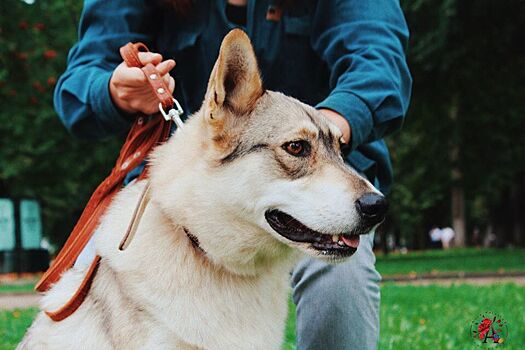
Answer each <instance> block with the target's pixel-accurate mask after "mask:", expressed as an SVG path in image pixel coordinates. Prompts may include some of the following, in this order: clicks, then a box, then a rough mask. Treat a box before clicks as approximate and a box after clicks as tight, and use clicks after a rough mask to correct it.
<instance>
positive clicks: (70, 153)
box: [0, 0, 525, 248]
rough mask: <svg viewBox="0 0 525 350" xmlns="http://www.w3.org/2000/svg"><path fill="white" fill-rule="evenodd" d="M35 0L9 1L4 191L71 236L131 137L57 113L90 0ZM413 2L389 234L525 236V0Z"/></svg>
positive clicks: (0, 139) (1, 75)
mask: <svg viewBox="0 0 525 350" xmlns="http://www.w3.org/2000/svg"><path fill="white" fill-rule="evenodd" d="M27 2H30V1H29V0H26V2H24V1H21V0H2V1H1V2H0V13H1V14H2V15H1V17H0V99H1V100H0V101H1V106H2V108H1V109H0V145H1V146H0V196H10V197H33V198H37V199H39V200H40V201H41V203H42V207H43V211H44V225H45V233H46V234H47V235H48V236H50V237H51V238H52V239H53V240H54V241H55V242H58V243H61V242H63V240H64V239H65V237H66V236H67V235H68V234H69V232H70V230H71V228H72V227H73V225H74V223H75V221H76V218H77V217H78V215H79V214H80V212H81V210H82V208H83V206H84V204H85V203H86V201H87V199H88V197H89V195H90V194H91V192H92V191H93V190H94V188H95V187H96V185H97V184H98V183H99V182H100V181H101V180H102V179H103V177H104V176H105V175H106V174H107V173H108V171H109V169H110V168H111V167H112V165H113V161H114V159H115V158H116V156H117V153H118V149H119V146H120V144H121V142H122V140H123V139H122V138H120V139H113V140H109V141H105V142H97V143H88V142H83V141H79V140H76V139H74V138H73V137H71V136H70V135H68V134H67V132H66V131H65V129H64V128H63V126H62V125H61V124H60V122H59V120H58V118H57V117H56V114H55V112H54V111H53V106H52V91H53V88H54V84H55V82H56V79H57V77H58V76H59V75H60V74H61V72H62V71H63V70H64V68H65V62H66V55H67V52H68V50H69V48H70V47H71V46H72V44H73V43H74V42H75V40H76V30H77V25H78V18H79V14H80V10H81V7H82V2H81V1H78V0H61V1H58V0H35V1H34V3H33V4H32V5H29V4H27ZM401 4H402V6H403V8H404V10H405V14H406V17H407V21H408V23H409V27H410V29H411V33H412V36H411V41H410V45H409V48H408V57H409V63H410V67H411V70H412V74H413V77H414V93H413V98H412V104H411V108H410V111H409V115H408V117H407V120H406V124H405V126H404V129H403V131H402V132H401V133H399V134H397V135H395V136H394V137H391V138H390V139H389V143H390V146H391V151H392V158H393V161H394V170H395V173H396V182H395V186H394V188H393V192H392V194H391V195H390V202H391V212H390V217H389V222H388V223H387V225H386V227H385V232H396V235H397V237H398V239H400V238H403V240H404V241H405V242H406V243H407V245H408V246H409V247H414V248H423V247H425V245H426V241H427V232H428V230H429V229H430V228H431V227H432V226H433V225H438V226H450V225H453V224H454V227H455V228H456V230H457V231H458V233H460V234H461V233H465V241H466V243H472V242H471V232H472V230H473V228H474V227H478V228H479V229H481V231H482V232H484V231H487V230H488V231H492V232H494V233H496V234H497V235H498V237H500V240H501V242H505V243H513V244H524V238H523V235H524V232H523V230H524V227H525V165H524V164H525V142H524V141H525V137H524V135H525V118H524V116H525V96H524V92H525V91H524V90H525V89H524V86H523V82H524V81H525V68H524V67H525V61H524V56H525V44H524V43H525V38H524V33H525V28H524V26H523V23H524V22H525V21H523V18H525V2H524V1H523V0H506V1H497V0H441V1H439V0H402V1H401ZM459 238H460V240H459V241H460V243H461V241H462V239H461V237H459Z"/></svg>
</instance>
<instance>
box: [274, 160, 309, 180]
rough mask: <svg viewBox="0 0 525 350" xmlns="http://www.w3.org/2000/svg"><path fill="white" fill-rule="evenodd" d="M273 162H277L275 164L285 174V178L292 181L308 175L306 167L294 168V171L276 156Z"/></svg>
mask: <svg viewBox="0 0 525 350" xmlns="http://www.w3.org/2000/svg"><path fill="white" fill-rule="evenodd" d="M275 161H276V162H277V164H279V166H280V167H281V170H282V171H283V172H284V173H285V174H286V176H287V177H289V178H290V179H292V180H296V179H299V178H301V177H303V176H305V175H306V174H307V173H308V167H307V166H300V167H295V169H293V168H292V167H289V166H288V165H287V164H286V163H285V162H283V161H282V160H281V159H279V157H277V156H276V157H275Z"/></svg>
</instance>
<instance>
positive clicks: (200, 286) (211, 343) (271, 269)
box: [92, 184, 291, 349]
mask: <svg viewBox="0 0 525 350" xmlns="http://www.w3.org/2000/svg"><path fill="white" fill-rule="evenodd" d="M142 185H143V184H135V185H134V186H136V187H137V188H136V189H135V190H133V191H131V190H130V191H129V192H135V193H138V192H140V191H139V188H138V187H140V186H142ZM114 207H116V208H118V202H117V203H116V205H115V206H114ZM110 216H111V213H110V214H109V216H108V220H109V219H110ZM159 223H162V226H161V227H162V228H163V229H162V230H159V229H158V228H159ZM153 226H154V227H155V228H156V230H150V229H149V228H150V227H153ZM115 238H116V237H115ZM97 243H99V244H98V246H99V247H101V250H102V251H100V253H101V254H102V266H101V267H102V269H106V270H108V271H113V273H106V274H101V275H100V277H97V279H96V280H95V282H94V285H93V290H92V298H95V299H96V298H105V297H104V293H106V292H107V291H105V288H107V287H108V286H110V285H111V284H110V283H109V281H108V283H104V281H103V280H104V278H111V279H114V278H117V276H119V277H118V279H119V281H120V283H117V284H116V285H121V286H122V289H121V290H119V291H117V292H118V293H119V294H122V298H123V299H127V300H128V301H127V304H129V305H134V306H135V310H131V312H132V315H128V316H129V317H133V318H135V319H137V318H139V319H140V320H139V321H140V322H139V324H140V323H142V322H146V321H147V319H148V318H157V319H159V320H161V322H162V323H163V324H164V325H165V327H166V330H167V331H169V333H170V334H172V335H174V336H175V337H177V338H179V339H180V340H182V341H183V342H186V343H189V344H195V345H199V346H200V347H202V348H214V349H220V348H222V346H221V342H223V343H224V346H227V345H229V346H231V344H232V339H235V338H239V345H240V346H241V344H242V346H246V339H250V341H253V342H255V343H253V347H252V348H254V349H255V348H259V347H260V345H262V344H268V341H269V339H272V338H274V337H275V334H280V335H282V331H283V330H282V329H279V328H280V327H281V326H282V322H277V324H254V323H253V316H248V315H250V314H251V315H253V314H263V313H271V314H274V316H273V317H270V318H268V317H261V318H260V319H262V320H267V319H275V317H276V315H277V317H279V319H281V321H284V318H285V317H286V310H287V303H286V302H287V298H286V294H287V290H288V288H289V287H288V286H289V281H288V274H289V271H290V268H291V262H290V261H286V260H282V261H277V262H276V263H275V264H266V265H265V267H264V271H263V269H262V268H261V267H259V269H258V270H259V272H260V273H257V274H256V275H250V276H246V275H239V274H236V273H233V272H231V271H229V270H227V269H225V268H223V267H221V266H218V265H216V264H214V263H213V262H211V261H210V260H209V259H208V257H207V256H206V254H203V253H202V252H200V251H198V250H196V249H194V247H193V246H192V244H191V241H190V240H189V239H188V238H187V236H186V234H185V232H184V230H183V229H182V227H181V226H178V225H177V224H176V223H174V222H173V221H172V220H171V219H170V218H169V217H168V216H166V215H165V214H164V213H163V210H161V209H160V208H159V206H158V204H157V203H155V202H151V203H150V205H149V206H148V208H147V209H146V212H145V213H144V216H143V218H142V222H141V223H140V227H139V231H138V232H137V234H136V238H135V239H134V241H133V242H132V244H130V246H129V247H128V249H127V250H126V251H125V252H123V254H122V252H117V251H116V249H114V247H113V249H111V248H109V249H107V252H105V248H106V247H107V245H108V244H111V245H114V244H115V243H116V240H115V239H102V238H101V239H100V240H99V242H97ZM159 244H162V245H163V246H168V247H169V248H168V249H163V250H162V251H163V252H169V254H165V255H159V250H158V248H157V247H158V245H159ZM140 255H142V257H141V258H138V256H140ZM137 261H149V262H151V266H150V267H149V268H146V269H144V266H140V265H137ZM145 271H146V273H145ZM182 271H183V273H182ZM123 281H134V283H133V284H131V285H126V284H124V283H125V282H123ZM129 289H132V290H133V293H128V291H129ZM276 289H277V290H280V292H279V293H278V294H279V295H280V298H279V299H278V300H271V299H268V298H267V297H266V296H267V295H271V294H274V293H275V290H276ZM270 290H274V292H273V293H270ZM130 295H139V296H140V299H139V300H129V299H130ZM188 300H192V303H191V304H188V303H187V301H188ZM193 301H194V302H193ZM106 302H107V303H111V301H110V300H106ZM116 309H118V308H116ZM126 309H128V310H129V307H128V308H126ZM132 309H133V308H132ZM137 310H141V312H137ZM239 310H242V312H239ZM106 312H107V313H109V314H113V313H112V312H111V311H110V310H107V311H106ZM128 313H129V312H128ZM210 313H211V314H220V315H222V316H223V317H224V318H225V319H224V320H210V319H208V318H207V315H208V314H210ZM189 314H192V315H199V316H200V317H195V318H193V320H194V322H188V320H187V319H186V318H185V317H184V315H189ZM243 315H246V317H247V319H246V322H243V321H241V320H239V318H242V317H243ZM230 317H231V318H233V319H232V320H230V321H226V318H230ZM197 320H198V321H197ZM248 320H250V321H248ZM222 323H224V324H238V325H239V327H240V328H237V329H222V327H221V324H222ZM281 328H282V327H281ZM128 334H129V333H128ZM243 334H246V335H249V336H248V337H247V338H244V337H243V336H242V335H243ZM259 337H260V338H259ZM243 338H244V339H243ZM280 339H281V338H279V339H278V340H277V341H279V342H280ZM258 340H260V341H261V343H260V344H256V342H257V341H258ZM206 342H208V343H206ZM271 347H272V346H269V347H268V348H271ZM277 347H278V344H277Z"/></svg>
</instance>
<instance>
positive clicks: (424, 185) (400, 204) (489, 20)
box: [389, 0, 525, 248]
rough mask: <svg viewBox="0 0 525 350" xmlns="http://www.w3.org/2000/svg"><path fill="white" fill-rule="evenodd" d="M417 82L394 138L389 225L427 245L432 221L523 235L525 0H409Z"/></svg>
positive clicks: (515, 238) (511, 237) (508, 236)
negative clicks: (392, 184) (393, 175)
mask: <svg viewBox="0 0 525 350" xmlns="http://www.w3.org/2000/svg"><path fill="white" fill-rule="evenodd" d="M401 3H402V5H403V8H404V10H405V15H406V17H407V21H408V23H409V27H410V30H411V33H412V35H411V40H410V44H409V49H408V57H409V65H410V67H411V71H412V74H413V76H414V90H413V91H414V92H413V96H412V103H411V107H410V111H409V115H408V117H407V121H406V125H405V126H404V129H403V131H402V132H401V133H399V134H398V135H396V136H395V137H393V138H392V139H390V140H389V142H390V146H391V150H392V155H393V159H394V170H395V172H396V184H395V186H394V189H393V193H392V195H391V203H392V209H393V210H392V212H391V219H392V221H393V222H390V229H391V230H394V229H398V230H399V233H400V234H399V235H400V236H402V237H404V238H405V240H406V241H407V242H408V243H409V244H410V245H411V246H415V247H419V248H421V247H424V246H425V242H426V240H427V235H426V232H428V230H430V228H431V227H432V226H434V225H436V226H440V227H442V226H449V225H453V224H454V228H455V229H456V232H457V234H458V236H459V237H456V238H459V241H460V242H459V243H461V233H462V231H463V233H466V234H467V237H465V239H464V240H466V243H469V241H471V240H472V237H471V232H472V231H473V230H474V228H475V227H478V228H479V229H480V230H481V231H482V232H483V231H488V232H494V233H495V234H496V235H497V236H498V237H499V239H500V241H501V242H505V243H514V244H523V243H524V241H523V235H524V232H523V230H524V229H525V221H524V220H525V142H524V141H525V137H524V135H525V94H524V93H525V89H524V86H523V81H525V69H523V67H524V65H525V60H524V58H525V37H524V33H525V26H524V23H525V21H523V19H524V18H525V2H524V1H522V0H506V1H495V0H441V1H439V0H404V1H401Z"/></svg>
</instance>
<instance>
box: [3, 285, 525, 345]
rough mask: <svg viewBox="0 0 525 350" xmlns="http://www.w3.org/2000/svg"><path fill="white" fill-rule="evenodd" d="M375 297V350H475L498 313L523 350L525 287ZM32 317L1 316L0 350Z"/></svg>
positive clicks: (387, 292)
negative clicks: (484, 321)
mask: <svg viewBox="0 0 525 350" xmlns="http://www.w3.org/2000/svg"><path fill="white" fill-rule="evenodd" d="M381 293H382V300H381V338H380V346H379V349H381V350H383V349H385V350H397V349H399V350H406V349H410V350H411V349H416V350H418V349H436V350H441V349H454V350H455V349H479V348H480V347H479V346H477V345H476V342H475V341H474V340H473V339H471V338H469V334H468V330H469V325H470V322H471V321H472V320H473V319H474V318H475V317H476V316H477V315H479V313H482V312H485V311H493V312H496V313H498V314H499V315H501V317H503V318H504V319H505V320H506V321H507V323H508V329H509V338H508V339H507V341H506V343H505V344H504V346H500V347H499V348H504V349H507V350H513V349H516V350H520V349H525V331H524V330H525V287H518V286H516V285H512V284H504V285H488V286H471V285H453V286H450V287H444V286H437V285H431V286H399V285H394V284H385V285H383V286H382V288H381ZM290 308H291V312H290V317H289V320H288V323H287V326H286V339H285V344H284V346H283V349H285V350H291V349H295V316H294V311H293V308H294V307H293V304H291V305H290ZM35 314H36V310H35V309H27V310H15V311H1V312H0V349H2V350H3V349H6V350H7V349H14V347H15V345H16V344H17V342H18V341H19V340H20V339H21V337H22V336H23V334H24V332H25V330H26V328H27V327H28V326H29V324H30V323H31V320H32V318H33V317H34V315H35ZM327 350H330V349H327Z"/></svg>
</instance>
